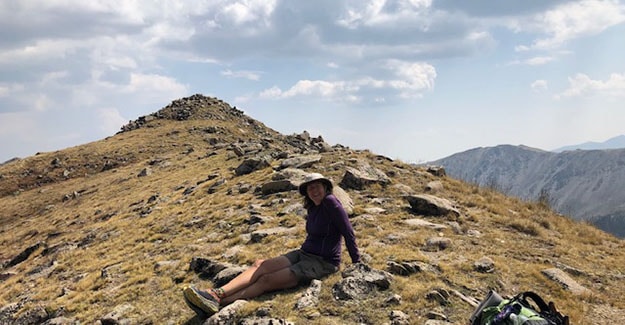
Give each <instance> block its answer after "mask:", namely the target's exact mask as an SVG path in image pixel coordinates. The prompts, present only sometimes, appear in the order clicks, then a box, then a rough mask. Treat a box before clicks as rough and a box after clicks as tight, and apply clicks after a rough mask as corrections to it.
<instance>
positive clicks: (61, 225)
mask: <svg viewBox="0 0 625 325" xmlns="http://www.w3.org/2000/svg"><path fill="white" fill-rule="evenodd" d="M504 149H506V148H504ZM517 149H518V148H517ZM524 150H532V149H529V148H526V149H524ZM536 152H537V154H540V155H545V157H547V156H548V155H549V153H544V152H541V151H536ZM519 155H520V154H519ZM505 156H506V155H504V153H503V152H502V153H501V156H500V159H508V158H505ZM522 156H523V155H520V156H519V161H518V162H517V164H518V166H519V168H522V167H523V166H524V163H523V162H522V161H520V159H521V158H520V157H522ZM584 166H587V165H584ZM584 168H586V167H584ZM605 168H607V165H606V166H605V167H604V166H600V167H597V168H596V169H597V171H598V172H600V171H602V170H603V169H605ZM310 172H317V173H322V174H323V175H325V176H326V177H328V178H330V179H331V180H332V181H333V182H334V184H335V186H334V188H335V191H334V193H335V195H336V196H337V197H338V198H339V200H340V201H341V202H342V204H343V206H344V208H345V209H346V211H347V212H348V214H349V217H350V221H351V223H352V225H353V227H354V230H355V233H356V238H357V244H358V246H359V249H360V251H361V253H362V260H363V263H359V264H350V262H349V261H350V260H349V256H348V254H347V252H345V251H344V252H343V262H342V264H341V270H340V272H337V273H335V274H332V275H330V276H328V277H326V278H323V279H321V281H315V282H312V283H310V284H308V283H305V284H302V285H300V286H298V287H296V288H293V289H290V290H284V291H278V292H272V293H266V294H264V295H262V296H260V297H257V298H255V299H251V300H249V301H237V302H235V303H233V304H231V305H229V306H227V307H224V308H223V309H222V310H221V311H220V312H219V313H217V314H215V315H214V316H212V317H210V318H208V319H204V318H202V317H200V316H197V315H195V313H194V312H193V311H192V310H191V309H189V308H188V307H187V306H186V305H185V302H184V300H183V298H182V294H181V293H182V288H184V287H185V286H186V285H189V284H193V285H196V286H199V287H202V288H208V287H212V286H220V285H222V284H223V283H225V282H226V281H228V280H229V279H231V278H232V277H233V276H236V275H237V274H239V273H240V272H241V271H242V270H243V269H245V268H246V267H247V266H249V265H251V264H252V263H254V261H256V260H258V259H263V258H268V257H274V256H278V255H280V254H284V253H286V252H288V251H290V250H292V249H296V248H299V247H300V245H301V244H302V242H303V240H304V237H305V236H306V231H305V229H304V224H305V222H304V218H305V216H306V210H305V209H304V207H303V204H302V203H303V202H302V197H301V195H300V194H299V192H298V191H297V187H298V185H299V184H300V183H301V182H302V179H303V177H304V176H305V175H306V174H307V173H310ZM528 172H529V171H525V173H526V174H524V175H527V173H528ZM564 176H566V175H560V177H561V178H562V179H566V177H564ZM603 182H608V180H604V181H603ZM492 184H498V183H496V182H493V183H492ZM595 185H596V184H595ZM498 186H499V185H498ZM596 186H597V187H598V188H599V189H601V190H603V186H607V184H605V185H603V183H602V184H600V185H596ZM0 244H1V245H2V246H1V247H2V249H1V250H0V324H18V325H19V324H188V325H194V324H318V325H321V324H324V325H325V324H392V325H400V324H427V325H443V324H466V323H467V319H468V318H469V316H470V315H471V313H472V312H473V311H474V309H475V307H476V305H477V304H478V302H479V301H480V300H481V299H482V298H484V297H485V296H486V295H487V294H488V292H489V291H490V290H495V291H497V292H498V293H499V294H501V295H502V296H504V297H511V296H513V295H515V294H517V293H519V292H522V291H527V290H531V291H534V292H537V293H539V294H540V295H541V296H542V297H544V298H545V299H546V300H547V301H553V302H554V303H555V305H556V306H557V307H558V309H559V310H560V311H561V312H563V313H564V314H567V315H569V316H570V317H571V323H572V324H599V325H603V324H625V302H624V301H623V299H622V297H623V296H625V277H624V276H623V271H622V270H623V267H624V265H623V261H625V242H624V241H623V240H622V239H619V238H617V237H615V236H612V235H610V234H609V233H606V232H604V231H601V230H599V229H597V228H595V227H592V226H591V225H588V224H587V223H584V222H578V221H575V220H572V219H570V218H568V217H565V216H562V215H560V214H558V213H555V212H554V211H552V210H551V209H550V208H549V206H548V205H545V204H542V203H540V202H539V203H536V202H529V201H524V200H519V199H518V198H515V197H512V196H507V195H504V194H502V193H501V192H499V191H495V190H493V189H492V188H489V187H480V186H476V185H474V184H471V183H466V182H464V181H461V180H458V179H455V178H452V177H448V176H447V175H446V172H445V170H444V169H441V168H434V167H426V166H414V165H410V164H406V163H404V162H401V161H398V160H393V159H390V158H388V157H385V156H383V155H379V154H376V153H373V152H371V151H369V150H354V149H351V148H349V147H347V146H344V145H341V144H334V145H330V144H328V143H327V142H326V141H325V140H324V139H323V137H322V136H321V135H319V136H312V135H310V134H309V133H308V132H306V131H302V132H301V133H299V134H291V135H284V134H281V133H279V132H277V131H275V130H272V129H270V128H268V127H266V126H265V125H264V124H263V123H262V122H260V121H257V120H254V119H252V118H250V117H249V116H246V115H245V114H244V113H243V112H242V111H240V110H238V109H236V108H234V107H232V106H230V105H229V104H228V103H226V102H224V101H222V100H219V99H217V98H214V97H207V96H203V95H199V94H198V95H193V96H190V97H186V98H181V99H177V100H174V101H172V102H171V103H170V104H169V105H167V106H165V107H163V108H160V109H155V112H154V113H152V114H149V115H146V116H141V117H138V118H137V119H136V120H134V121H132V122H130V123H129V124H127V125H125V126H124V127H123V128H122V130H121V131H120V132H119V133H117V134H115V135H112V136H110V137H107V138H105V139H101V140H98V141H94V142H91V143H85V144H82V145H79V146H75V147H71V148H66V149H63V150H58V151H53V152H41V153H39V154H37V155H34V156H31V157H25V158H22V159H14V160H12V161H10V162H7V163H5V164H3V165H0Z"/></svg>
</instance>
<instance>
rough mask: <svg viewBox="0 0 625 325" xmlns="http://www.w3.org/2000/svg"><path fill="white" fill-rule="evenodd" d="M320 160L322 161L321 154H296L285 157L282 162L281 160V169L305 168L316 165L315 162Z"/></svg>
mask: <svg viewBox="0 0 625 325" xmlns="http://www.w3.org/2000/svg"><path fill="white" fill-rule="evenodd" d="M319 161H321V156H320V155H306V156H296V157H293V158H288V159H285V160H283V161H282V162H280V167H279V169H285V168H298V169H304V168H308V167H310V166H312V165H314V164H315V163H318V162H319Z"/></svg>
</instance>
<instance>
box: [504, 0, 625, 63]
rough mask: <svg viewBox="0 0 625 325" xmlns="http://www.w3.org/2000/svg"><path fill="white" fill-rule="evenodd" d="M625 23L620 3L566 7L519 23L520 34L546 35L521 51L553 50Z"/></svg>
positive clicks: (587, 1)
mask: <svg viewBox="0 0 625 325" xmlns="http://www.w3.org/2000/svg"><path fill="white" fill-rule="evenodd" d="M624 21H625V4H622V3H620V2H619V1H616V0H608V1H597V0H583V1H574V2H568V3H564V4H562V5H560V6H557V7H555V8H554V9H551V10H548V11H546V12H542V13H539V14H537V15H535V16H534V17H532V18H531V19H530V20H529V21H524V22H522V23H519V25H518V26H517V27H518V28H519V29H520V30H528V31H532V32H537V33H540V34H544V35H545V36H546V37H544V38H538V39H536V40H535V41H534V42H533V43H532V44H531V45H520V46H518V47H517V48H516V49H517V51H527V50H550V49H554V48H558V47H560V46H562V45H563V44H565V43H566V42H568V41H570V40H572V39H576V38H579V37H583V36H588V35H594V34H597V33H600V32H602V31H603V30H605V29H607V28H609V27H611V26H615V25H618V24H620V23H623V22H624Z"/></svg>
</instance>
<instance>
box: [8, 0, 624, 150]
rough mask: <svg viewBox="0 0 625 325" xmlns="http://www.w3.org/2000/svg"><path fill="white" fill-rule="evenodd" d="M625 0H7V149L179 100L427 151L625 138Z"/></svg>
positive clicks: (347, 139) (46, 145)
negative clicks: (221, 103) (214, 101)
mask: <svg viewBox="0 0 625 325" xmlns="http://www.w3.org/2000/svg"><path fill="white" fill-rule="evenodd" d="M623 58H625V3H623V1H587V0H581V1H543V0H509V1H483V0H480V1H465V0H443V1H436V0H434V1H432V0H372V1H364V0H322V1H302V0H291V1H277V0H245V1H237V0H228V1H226V0H223V1H222V0H211V1H158V0H152V1H130V0H118V1H115V0H107V1H83V0H29V1H17V0H14V1H12V0H7V1H2V2H0V162H2V161H5V160H8V159H10V158H13V157H26V156H30V155H33V154H35V153H36V152H45V151H54V150H60V149H64V148H67V147H71V146H75V145H79V144H83V143H87V142H91V141H95V140H100V139H103V138H105V137H107V136H110V135H113V134H115V133H116V132H117V131H119V129H120V127H121V126H122V125H123V124H126V123H127V122H128V121H129V120H134V119H136V118H137V117H139V116H142V115H147V114H149V113H152V112H155V111H157V110H159V109H160V108H162V107H164V106H166V105H167V104H169V103H170V102H171V101H172V100H174V99H177V98H180V97H185V96H189V95H192V94H195V93H201V94H204V95H208V96H215V97H218V98H221V99H223V100H225V101H226V102H228V103H230V104H231V105H233V106H236V107H237V108H239V109H241V110H243V111H244V112H245V113H246V114H248V115H249V116H251V117H253V118H255V119H257V120H259V121H261V122H263V123H264V124H265V125H267V126H269V127H271V128H273V129H275V130H277V131H279V132H281V133H283V134H292V133H301V132H302V131H304V130H307V131H309V132H310V133H311V135H313V136H317V135H322V136H323V137H324V139H325V140H326V141H327V142H328V143H330V144H336V143H340V144H343V145H346V146H349V147H352V148H354V149H370V150H371V151H373V152H375V153H378V154H383V155H386V156H389V157H392V158H395V159H401V160H403V161H406V162H425V161H431V160H435V159H439V158H443V157H446V156H449V155H451V154H454V153H457V152H461V151H464V150H468V149H471V148H475V147H483V146H494V145H498V144H512V145H520V144H523V145H527V146H530V147H535V148H540V149H544V150H551V149H555V148H559V147H562V146H565V145H571V144H577V143H583V142H587V141H597V142H601V141H605V140H607V139H609V138H612V137H614V136H617V135H621V134H625V105H624V104H623V102H624V100H625V59H623Z"/></svg>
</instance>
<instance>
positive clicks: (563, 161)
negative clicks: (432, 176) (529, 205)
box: [432, 136, 625, 237]
mask: <svg viewBox="0 0 625 325" xmlns="http://www.w3.org/2000/svg"><path fill="white" fill-rule="evenodd" d="M619 139H623V137H622V136H621V137H617V138H614V139H613V141H610V143H612V144H615V143H616V142H617V141H618V140H619ZM605 145H607V142H606V143H605ZM432 164H440V165H442V166H444V167H445V169H446V171H447V172H448V174H449V175H451V176H452V177H456V178H458V179H462V180H464V181H466V182H469V183H472V184H477V185H479V186H487V187H491V188H495V189H498V190H500V191H502V192H504V193H506V194H509V195H513V196H516V197H519V198H521V199H524V200H531V201H545V203H547V204H549V206H551V207H552V208H553V209H555V210H556V211H558V212H560V213H562V214H565V215H567V216H570V217H572V218H574V219H576V220H584V221H588V222H591V223H593V224H595V225H597V226H598V227H600V228H601V229H603V230H605V231H608V232H611V233H613V234H615V235H617V236H620V237H623V236H625V190H624V189H625V187H624V185H623V184H624V182H625V149H604V150H581V149H577V150H567V151H563V152H557V153H556V152H549V151H543V150H539V149H535V148H530V147H526V146H512V145H500V146H496V147H486V148H475V149H471V150H467V151H465V152H461V153H457V154H454V155H451V156H449V157H446V158H443V159H440V160H437V161H435V162H432Z"/></svg>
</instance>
